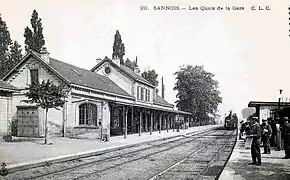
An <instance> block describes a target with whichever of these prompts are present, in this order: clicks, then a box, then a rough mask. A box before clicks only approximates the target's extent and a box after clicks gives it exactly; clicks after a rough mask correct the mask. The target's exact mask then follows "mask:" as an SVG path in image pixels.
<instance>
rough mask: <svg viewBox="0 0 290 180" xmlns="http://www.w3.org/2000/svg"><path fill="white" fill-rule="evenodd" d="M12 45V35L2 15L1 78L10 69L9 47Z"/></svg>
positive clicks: (0, 20)
mask: <svg viewBox="0 0 290 180" xmlns="http://www.w3.org/2000/svg"><path fill="white" fill-rule="evenodd" d="M11 44H12V40H11V38H10V33H9V31H8V27H7V25H6V22H5V21H3V20H2V17H1V14H0V78H1V77H2V76H3V75H4V74H5V73H6V72H7V71H8V69H9V65H8V62H9V46H10V45H11Z"/></svg>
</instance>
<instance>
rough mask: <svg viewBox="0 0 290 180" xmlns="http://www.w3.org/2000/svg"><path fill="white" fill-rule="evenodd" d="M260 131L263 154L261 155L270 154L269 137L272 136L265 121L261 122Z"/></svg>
mask: <svg viewBox="0 0 290 180" xmlns="http://www.w3.org/2000/svg"><path fill="white" fill-rule="evenodd" d="M262 122H263V123H262V125H261V130H262V142H263V146H264V153H263V154H271V149H270V137H271V135H272V128H271V126H270V125H269V124H268V122H267V120H266V119H263V120H262Z"/></svg>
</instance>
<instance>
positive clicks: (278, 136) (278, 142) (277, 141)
mask: <svg viewBox="0 0 290 180" xmlns="http://www.w3.org/2000/svg"><path fill="white" fill-rule="evenodd" d="M275 125H276V137H275V144H276V151H281V130H280V124H279V122H278V120H276V121H275Z"/></svg>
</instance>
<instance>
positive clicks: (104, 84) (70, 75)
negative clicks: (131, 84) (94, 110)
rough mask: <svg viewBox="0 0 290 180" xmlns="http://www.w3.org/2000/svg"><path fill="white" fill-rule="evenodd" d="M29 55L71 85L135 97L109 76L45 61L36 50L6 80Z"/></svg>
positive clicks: (65, 64)
mask: <svg viewBox="0 0 290 180" xmlns="http://www.w3.org/2000/svg"><path fill="white" fill-rule="evenodd" d="M29 56H33V57H35V59H36V60H38V61H39V62H40V63H42V64H43V65H44V66H45V67H47V68H48V69H49V70H51V71H52V72H54V73H55V74H56V75H57V76H58V77H60V78H61V79H62V80H64V81H65V82H66V83H68V84H71V85H79V86H82V87H87V88H91V89H95V90H100V91H103V92H104V93H113V94H116V95H121V96H125V97H128V98H132V99H133V98H134V97H132V96H131V95H129V94H128V93H127V92H126V91H124V90H123V89H122V88H120V87H119V86H118V85H117V84H115V83H114V82H113V81H111V80H110V79H109V78H107V77H105V76H102V75H99V74H97V73H94V72H91V71H89V70H86V69H83V68H79V67H76V66H73V65H71V64H68V63H64V62H62V61H59V60H56V59H54V58H50V63H49V64H47V63H45V62H44V61H43V60H42V59H41V57H40V54H38V53H36V52H33V51H31V52H29V53H28V54H27V55H26V56H25V57H24V58H23V59H22V60H21V61H20V62H19V63H18V64H17V65H16V66H15V67H14V68H13V69H12V70H11V71H10V72H9V73H8V74H7V75H6V76H5V77H4V80H5V79H6V78H7V77H9V75H10V74H11V73H13V72H14V71H15V70H16V69H17V68H18V67H19V66H20V65H21V64H23V63H24V62H25V61H26V60H27V59H28V57H29Z"/></svg>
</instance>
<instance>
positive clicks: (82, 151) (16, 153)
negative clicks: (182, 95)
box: [0, 125, 221, 172]
mask: <svg viewBox="0 0 290 180" xmlns="http://www.w3.org/2000/svg"><path fill="white" fill-rule="evenodd" d="M220 126H221V125H208V126H196V127H190V128H188V129H180V131H179V132H177V131H176V129H175V131H174V132H173V130H172V129H171V130H169V132H167V131H166V130H164V131H161V133H159V132H153V133H152V135H150V133H149V132H144V133H142V134H141V136H139V135H138V134H131V135H127V138H126V139H125V138H124V136H113V137H110V141H109V142H101V141H100V140H98V139H72V138H66V137H53V138H48V144H45V145H44V144H43V143H44V139H43V138H39V139H33V141H32V140H31V139H30V140H28V139H27V138H26V139H21V138H19V139H17V141H15V142H3V141H2V142H0V152H1V153H0V163H3V162H4V163H6V164H7V167H6V168H7V169H8V170H10V172H13V171H17V170H20V169H27V168H32V167H37V166H41V165H45V163H47V162H49V163H55V162H60V161H64V160H70V159H75V158H79V157H85V156H88V155H90V154H91V155H93V154H97V153H98V152H99V153H104V152H107V151H113V150H114V149H120V148H125V147H130V146H132V145H134V144H139V143H144V142H148V141H154V140H158V139H167V138H171V137H176V136H181V135H185V134H188V133H193V132H199V131H204V130H210V129H213V128H216V127H220Z"/></svg>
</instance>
